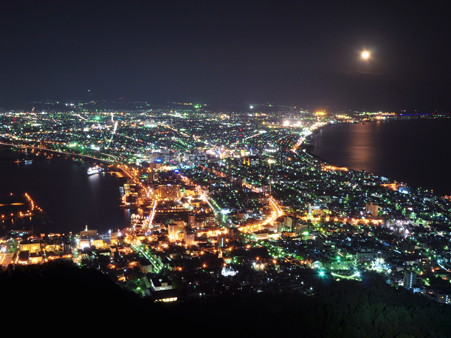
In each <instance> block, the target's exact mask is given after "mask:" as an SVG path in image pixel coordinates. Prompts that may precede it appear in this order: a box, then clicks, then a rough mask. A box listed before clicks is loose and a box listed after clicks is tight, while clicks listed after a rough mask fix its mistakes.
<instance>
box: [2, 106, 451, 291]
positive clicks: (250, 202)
mask: <svg viewBox="0 0 451 338" xmlns="http://www.w3.org/2000/svg"><path fill="white" fill-rule="evenodd" d="M139 106H143V107H147V105H143V104H140V105H139ZM66 107H67V108H66V110H60V111H58V110H52V111H46V112H45V114H37V113H34V112H31V113H30V112H22V111H9V112H0V143H1V144H2V145H3V146H4V147H9V148H13V149H15V150H16V151H18V152H22V153H23V154H25V152H26V151H27V150H26V149H30V150H31V152H28V153H27V154H28V156H32V157H35V156H48V157H49V158H52V156H53V158H57V157H62V158H67V159H68V160H83V159H89V160H96V161H98V163H99V165H101V166H102V167H103V168H104V169H105V174H108V173H111V174H113V173H116V174H117V175H121V176H122V177H124V179H125V180H126V181H127V183H126V186H125V185H124V187H123V190H124V193H123V196H122V205H121V207H123V208H127V209H130V212H131V214H132V215H133V217H132V220H131V224H130V227H128V228H126V229H119V230H120V231H116V232H115V231H113V232H111V233H109V235H108V236H105V237H103V239H102V240H100V239H98V238H97V237H95V236H94V234H93V233H91V232H89V231H88V230H86V231H84V232H81V233H80V234H79V235H78V236H75V237H77V241H75V242H74V243H73V246H72V248H71V250H70V259H73V260H74V261H76V262H77V264H80V265H90V266H91V265H92V266H96V267H97V268H98V267H100V266H102V264H99V258H98V257H99V255H106V257H109V258H108V259H109V260H110V261H109V264H108V267H106V268H105V267H102V269H104V270H105V271H110V272H111V271H114V273H115V274H116V275H117V281H118V283H125V282H130V283H132V284H133V283H135V286H136V287H135V288H133V290H134V291H135V292H139V293H140V294H143V295H145V294H146V293H150V294H152V295H154V296H155V295H156V294H158V290H157V289H158V288H157V289H153V290H152V288H149V287H148V286H147V287H146V285H144V284H142V283H143V279H142V278H141V279H139V281H138V278H135V277H136V275H139V274H138V273H137V272H138V271H137V270H139V271H140V272H141V273H143V274H144V275H145V276H146V278H148V279H149V278H150V280H149V281H148V283H149V284H150V281H151V280H152V278H154V277H155V275H158V276H159V277H161V276H165V278H168V279H169V280H168V283H169V284H168V285H167V287H168V288H169V285H170V284H171V280H172V281H177V283H174V284H177V285H181V287H180V290H182V289H183V290H184V292H188V293H189V292H194V290H196V292H197V290H198V288H200V287H201V285H203V284H202V283H204V282H202V283H201V282H200V280H199V278H200V277H199V278H198V277H197V276H200V275H202V276H204V277H203V278H205V276H206V275H207V276H210V279H208V278H207V282H205V283H206V284H208V283H211V284H208V286H211V285H215V287H218V285H217V281H220V283H221V288H222V289H221V291H218V292H224V293H225V292H229V291H230V290H232V291H231V292H237V293H239V292H242V291H243V288H247V287H249V288H251V286H252V288H251V289H252V290H255V291H256V292H257V290H264V289H265V287H266V286H269V285H272V286H275V285H277V287H286V288H293V289H296V290H301V292H304V293H305V294H307V295H309V294H311V290H310V287H311V286H312V285H310V284H309V282H308V281H307V280H308V279H307V277H305V276H304V275H307V274H308V272H309V271H312V270H316V271H315V274H314V276H315V277H318V276H320V277H321V278H323V279H327V278H333V279H335V280H343V279H356V280H361V279H362V277H363V276H364V274H365V273H367V272H368V271H376V272H377V273H380V274H382V275H384V277H385V279H386V280H387V281H388V282H389V283H391V284H393V285H396V286H404V287H407V288H409V289H410V290H411V291H414V292H420V293H423V294H425V295H430V292H431V286H430V280H431V279H433V278H440V279H442V280H443V281H444V282H446V281H449V280H451V275H450V274H449V271H451V253H450V251H449V247H448V246H449V244H448V243H449V240H451V234H450V232H449V231H448V230H449V226H450V225H451V218H450V210H451V203H450V199H449V198H446V197H443V198H442V197H440V196H437V195H435V194H434V193H433V192H432V191H428V190H424V189H417V188H412V187H409V186H408V185H407V184H404V183H399V182H393V181H390V180H389V179H387V178H384V177H381V176H376V175H372V174H369V173H366V172H364V171H354V170H351V169H349V168H343V167H337V166H333V165H332V164H329V163H325V162H324V161H321V160H319V159H318V158H316V157H314V156H313V155H311V154H309V153H308V151H307V148H306V146H307V143H308V142H309V140H310V135H311V134H312V133H314V132H315V130H316V129H318V128H321V127H322V126H325V125H328V124H338V123H358V122H362V121H371V120H377V119H379V118H384V119H400V118H407V117H401V116H398V115H396V114H393V113H391V112H387V113H384V112H374V114H373V113H368V112H365V114H363V113H362V112H343V111H340V112H328V111H321V112H318V113H315V112H311V111H308V110H303V109H299V108H293V107H292V106H276V105H271V107H270V106H268V105H261V106H259V105H255V104H254V105H253V108H252V109H251V110H243V111H215V110H210V109H209V108H208V106H196V107H195V106H193V105H182V104H176V105H175V106H174V107H170V108H161V109H160V108H158V109H156V108H155V109H153V108H148V109H139V110H138V109H129V110H124V111H112V110H109V109H105V110H101V111H95V109H94V110H92V109H88V108H87V107H88V105H83V106H78V105H74V106H66ZM79 107H83V109H81V108H79ZM96 109H97V108H96ZM112 116H113V118H112ZM44 153H46V155H44ZM49 154H52V155H49ZM17 165H21V163H20V161H19V163H18V164H17ZM28 197H29V196H28ZM30 200H31V199H30ZM0 203H1V202H0ZM30 203H31V208H30V209H24V210H21V211H19V214H17V215H15V214H14V213H13V215H11V216H10V213H8V214H2V215H1V217H2V220H4V222H7V221H8V219H9V218H15V217H16V216H17V217H26V216H27V217H28V216H29V214H30V213H31V212H33V211H35V212H37V211H39V212H42V210H41V209H39V208H38V207H37V206H36V205H35V204H34V202H33V201H32V200H31V202H30ZM3 204H4V203H3ZM91 235H92V236H94V237H92V238H90V237H89V236H91ZM40 240H41V241H49V240H48V239H47V237H46V238H42V239H40ZM16 244H17V243H13V242H12V241H5V242H4V243H0V245H1V248H2V251H1V252H2V253H1V254H0V260H1V261H2V262H7V261H8V257H9V256H7V255H6V253H7V252H8V251H14V250H17V253H18V254H19V255H18V256H17V257H19V256H20V257H21V259H22V256H24V254H20V252H21V251H25V249H27V248H28V249H30V248H32V244H30V243H28V240H24V241H23V242H21V243H19V245H16ZM42 246H43V244H42ZM38 247H39V248H40V246H36V248H38ZM33 248H34V247H33ZM36 250H37V249H36ZM99 252H101V254H99ZM40 254H42V255H43V256H42V257H44V258H45V259H48V258H46V256H49V257H50V256H51V257H53V258H52V259H55V257H60V258H62V257H66V258H67V257H69V256H68V255H65V254H64V252H61V253H60V254H59V256H58V255H53V254H52V255H50V249H49V252H42V250H41V251H40V252H39V251H37V252H36V253H33V255H32V256H30V257H28V260H21V261H20V262H21V263H20V264H26V263H28V264H29V263H31V262H35V263H36V262H40V261H42V260H40V258H39V257H40V256H39V255H40ZM31 257H33V260H32V258H31ZM117 257H121V259H120V260H118V258H117ZM44 258H43V260H44ZM18 262H19V261H18ZM124 265H125V267H124ZM246 267H251V268H252V269H253V270H252V271H254V273H255V275H254V276H253V278H252V279H251V278H248V275H246V273H247V272H246ZM125 270H126V271H125ZM133 270H136V271H135V273H130V271H133ZM149 273H150V274H153V275H148V274H149ZM411 273H413V274H414V276H415V283H413V284H412V283H410V284H409V285H407V284H406V283H407V277H408V276H410V274H411ZM232 276H233V278H234V279H233V280H232ZM304 277H305V278H304ZM155 278H156V277H155ZM409 278H410V277H409ZM144 280H145V278H144ZM235 280H238V281H239V285H240V286H239V287H238V286H236V285H237V284H235V283H234V282H233V281H235ZM154 282H155V283H157V281H156V280H154ZM301 282H302V283H301ZM412 285H413V286H412ZM202 287H204V288H205V290H209V289H208V287H207V286H206V285H203V286H202ZM240 288H241V290H240ZM136 290H139V291H136ZM176 291H177V290H175V287H174V292H176ZM202 293H204V292H202ZM207 293H208V291H207ZM197 294H199V292H197ZM157 298H158V297H156V298H155V299H157ZM168 299H172V300H174V299H177V297H170V298H168ZM450 299H451V298H450Z"/></svg>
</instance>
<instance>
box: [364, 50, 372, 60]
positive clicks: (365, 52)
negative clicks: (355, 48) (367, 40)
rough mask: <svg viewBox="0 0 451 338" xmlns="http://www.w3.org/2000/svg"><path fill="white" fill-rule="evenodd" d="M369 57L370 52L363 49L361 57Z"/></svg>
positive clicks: (366, 58)
mask: <svg viewBox="0 0 451 338" xmlns="http://www.w3.org/2000/svg"><path fill="white" fill-rule="evenodd" d="M369 57H370V52H367V51H364V52H362V59H364V60H368V59H369Z"/></svg>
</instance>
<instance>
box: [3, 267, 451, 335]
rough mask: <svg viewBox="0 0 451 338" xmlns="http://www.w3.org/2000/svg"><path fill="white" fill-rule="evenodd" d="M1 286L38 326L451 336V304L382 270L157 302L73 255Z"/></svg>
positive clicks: (24, 271) (7, 277) (15, 274)
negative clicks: (306, 284) (357, 277)
mask: <svg viewBox="0 0 451 338" xmlns="http://www.w3.org/2000/svg"><path fill="white" fill-rule="evenodd" d="M0 285H1V287H2V291H3V294H4V295H8V298H10V299H11V300H12V301H11V302H4V303H3V305H4V307H6V308H7V309H8V312H7V313H8V314H6V319H14V318H18V317H19V318H22V319H23V318H27V322H29V321H30V320H31V321H33V322H36V323H40V324H41V325H42V323H46V322H49V321H50V322H51V323H59V322H61V321H63V320H64V322H65V323H68V325H71V324H70V323H71V322H72V321H73V322H74V323H75V322H77V321H79V320H80V318H85V319H86V320H88V321H90V320H92V321H95V323H97V324H98V325H104V324H106V323H109V324H108V325H105V326H104V327H105V330H106V331H108V332H110V331H111V332H112V333H114V332H115V330H116V329H121V328H124V327H128V325H130V323H134V325H133V327H135V324H136V325H137V327H141V326H142V325H143V328H147V329H149V330H150V329H152V328H153V329H152V330H155V328H157V327H160V328H161V327H163V328H166V330H167V333H168V334H169V333H170V336H174V335H175V334H187V333H189V332H198V333H201V332H203V333H207V334H212V333H214V332H216V333H220V332H224V333H226V334H230V335H233V336H253V337H256V336H262V337H268V336H272V335H274V336H281V335H286V334H290V335H291V334H295V335H296V336H298V337H384V338H385V337H394V338H398V337H399V338H401V337H402V338H407V337H450V336H451V321H450V320H449V319H450V318H451V308H450V307H448V306H445V307H441V306H439V305H438V304H437V303H436V302H433V301H431V300H428V299H426V298H425V297H423V296H418V295H413V294H411V293H409V292H408V291H407V290H405V289H403V288H399V289H395V288H392V287H390V286H389V285H387V284H386V283H385V282H384V281H383V280H382V279H381V278H380V277H379V276H378V275H369V278H367V279H364V280H363V281H362V282H355V281H341V282H337V283H335V282H329V283H324V284H322V285H318V287H317V290H316V294H315V295H314V296H309V297H307V296H303V295H300V294H296V293H281V294H269V293H264V294H256V295H251V296H245V297H244V296H240V297H227V298H221V297H217V298H212V299H198V300H189V301H186V302H184V303H181V304H154V303H152V302H151V301H150V300H147V299H141V298H139V297H137V296H136V295H135V294H133V293H130V292H128V291H125V290H123V289H122V288H121V287H119V286H118V285H116V284H115V283H114V282H112V281H111V280H110V279H109V278H108V277H107V276H106V275H104V274H102V273H101V272H99V271H97V270H92V269H80V268H78V267H77V266H74V265H73V264H72V263H70V262H53V263H47V264H44V265H42V266H24V267H22V266H16V267H15V268H12V267H11V266H10V267H9V268H8V269H7V270H6V271H4V272H3V273H1V274H0ZM9 316H11V318H9ZM4 319H5V318H4ZM111 323H114V324H115V325H114V326H111ZM33 328H35V326H33ZM106 331H105V333H107V332H106Z"/></svg>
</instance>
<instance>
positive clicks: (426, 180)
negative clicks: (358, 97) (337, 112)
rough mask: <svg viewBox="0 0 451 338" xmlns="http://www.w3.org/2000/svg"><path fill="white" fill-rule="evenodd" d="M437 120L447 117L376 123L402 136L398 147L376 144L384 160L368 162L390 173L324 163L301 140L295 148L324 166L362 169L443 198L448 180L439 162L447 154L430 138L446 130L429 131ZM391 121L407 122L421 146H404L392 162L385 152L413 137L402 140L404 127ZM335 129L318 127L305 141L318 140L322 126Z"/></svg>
mask: <svg viewBox="0 0 451 338" xmlns="http://www.w3.org/2000/svg"><path fill="white" fill-rule="evenodd" d="M437 120H441V121H446V120H449V118H448V117H442V118H437V117H430V118H425V117H421V118H401V119H389V120H384V121H381V122H380V123H384V122H390V128H389V129H390V132H391V133H392V134H395V133H397V132H400V133H401V134H402V135H401V136H400V137H399V140H400V141H399V142H397V143H399V144H389V145H388V146H387V145H383V147H382V146H381V144H376V146H375V147H376V148H377V147H379V148H378V149H377V150H381V149H382V150H383V152H382V154H383V155H384V157H382V158H381V155H380V154H379V158H377V156H375V157H374V159H372V161H373V162H372V163H378V164H380V163H381V162H385V163H383V164H381V165H380V168H382V167H386V168H387V167H388V166H393V168H394V170H393V172H390V170H388V171H386V170H384V171H382V170H365V169H356V167H353V166H352V165H348V163H343V164H342V165H338V164H337V163H336V161H334V159H331V160H328V159H327V158H325V157H324V155H317V154H315V153H314V152H313V149H314V148H315V146H314V144H306V143H305V141H304V142H303V143H302V144H301V145H300V147H299V149H305V152H306V153H308V154H309V155H310V156H312V157H313V158H315V159H317V160H319V161H321V162H323V163H325V164H330V165H334V166H340V167H346V168H348V170H350V171H354V172H360V171H361V170H364V171H365V172H367V173H370V174H372V175H375V176H382V177H386V178H388V179H389V181H390V182H398V183H404V184H406V185H408V186H409V187H412V188H419V189H422V190H429V191H432V192H433V193H434V194H436V195H437V196H446V195H450V194H451V180H446V178H447V177H448V175H447V174H446V173H444V172H443V170H445V169H444V167H445V164H444V162H443V161H444V158H446V155H447V153H446V152H445V153H443V154H442V153H440V151H442V150H444V149H442V148H439V147H437V146H436V145H435V143H434V142H433V141H431V140H430V139H431V138H437V137H438V136H437V134H438V135H442V137H443V139H445V137H446V130H445V131H444V132H443V130H442V133H440V131H437V132H435V129H434V130H432V127H431V126H433V127H434V128H435V127H436V124H435V123H436V121H437ZM427 121H430V122H429V124H428V125H425V128H424V132H423V130H420V132H423V133H420V132H418V130H417V129H419V126H421V127H422V126H423V123H428V122H427ZM391 122H407V123H411V124H410V125H409V126H410V127H411V126H414V127H415V128H412V129H414V131H416V132H417V134H418V135H419V137H416V136H415V138H416V139H418V140H423V141H422V144H421V146H419V147H416V146H415V145H411V144H409V143H407V144H408V145H407V148H406V149H405V151H401V152H399V153H398V155H396V158H395V159H394V160H393V157H394V156H393V154H391V157H392V158H391V159H390V156H388V155H387V156H386V157H385V155H386V154H385V151H386V152H392V153H393V152H395V151H394V150H392V148H395V146H396V147H397V148H399V147H400V146H401V145H402V144H403V142H407V141H406V139H409V137H410V138H412V137H413V136H409V135H407V136H409V137H407V138H404V137H403V135H404V134H403V133H405V132H406V130H405V129H406V128H404V127H403V128H399V125H396V124H391ZM374 123H376V122H374V121H373V123H368V124H367V125H373V124H374ZM448 123H449V122H448ZM346 124H348V123H346ZM349 124H352V123H349ZM340 125H341V124H340ZM335 126H338V124H328V125H325V126H322V127H320V128H318V129H316V130H315V131H314V132H313V133H312V134H311V136H309V138H310V139H311V140H312V139H314V138H315V137H318V133H319V132H320V131H321V130H327V129H328V128H325V127H335ZM356 126H358V124H356ZM440 126H441V127H442V128H446V126H448V124H446V126H445V127H443V126H444V125H443V124H440ZM363 128H364V127H363ZM386 129H387V128H386ZM407 129H408V128H407ZM431 130H432V131H431ZM378 133H379V132H378ZM384 133H385V134H387V130H384V131H383V132H381V134H380V136H379V135H378V136H377V137H378V138H380V139H381V140H382V138H383V137H384V136H385V134H384ZM413 133H414V132H413V131H412V134H413ZM338 135H339V133H337V135H336V136H337V137H338ZM357 136H358V135H357V134H356V135H354V140H355V137H357ZM389 136H393V135H391V134H389ZM321 137H323V136H321ZM329 137H330V135H329ZM393 137H397V136H396V135H395V136H393ZM328 142H330V139H329V140H328ZM354 142H355V141H354ZM340 145H341V144H339V145H338V149H341V148H339V147H340ZM352 145H353V144H352V143H351V144H350V145H349V144H348V146H352ZM354 145H355V146H358V145H360V144H356V143H354ZM336 148H337V147H336ZM403 150H404V149H403ZM298 151H299V150H298ZM329 151H333V148H332V149H330V150H329ZM338 152H339V151H338ZM438 152H439V153H438ZM410 153H413V154H414V155H412V156H410V157H409V154H410ZM437 153H438V154H437ZM389 155H390V154H389ZM414 156H415V157H414ZM424 158H427V160H424ZM348 159H349V158H348ZM378 161H379V162H378ZM434 161H435V162H434ZM439 161H441V162H440V163H441V165H440V163H438V164H435V165H433V163H436V162H439ZM399 162H401V164H402V165H401V164H399V165H398V164H396V163H399ZM407 163H411V166H410V167H409V166H408V165H407ZM422 163H424V165H423V167H421V164H422ZM429 163H430V165H429V166H428V164H429ZM416 164H418V165H416ZM403 168H404V171H402V170H403Z"/></svg>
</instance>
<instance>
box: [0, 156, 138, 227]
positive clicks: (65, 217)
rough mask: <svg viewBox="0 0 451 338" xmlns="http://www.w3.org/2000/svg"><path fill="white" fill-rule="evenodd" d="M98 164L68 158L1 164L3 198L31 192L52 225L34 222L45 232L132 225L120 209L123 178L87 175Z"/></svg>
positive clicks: (0, 185) (0, 162) (124, 212)
mask: <svg viewBox="0 0 451 338" xmlns="http://www.w3.org/2000/svg"><path fill="white" fill-rule="evenodd" d="M93 165H94V163H86V162H84V161H74V160H70V159H69V160H65V159H51V160H34V161H33V163H32V164H24V163H23V162H21V163H19V164H17V163H14V162H12V161H5V160H2V161H0V195H5V194H10V193H13V194H23V193H25V192H27V193H28V194H29V195H30V197H31V198H32V199H33V200H34V202H35V203H36V204H37V205H38V206H39V207H41V208H42V209H43V211H44V212H45V213H46V215H47V217H48V219H49V220H50V221H51V222H47V223H46V224H41V223H40V222H37V223H36V222H34V224H35V229H36V227H37V228H38V229H36V230H38V231H43V232H59V233H68V232H69V231H72V232H74V233H75V232H79V231H80V230H83V229H84V228H85V226H86V224H87V225H88V228H90V229H97V230H98V231H107V230H109V229H111V230H115V229H119V228H124V227H126V226H128V225H129V224H130V217H129V215H130V213H129V212H128V211H127V210H122V209H120V208H119V200H120V194H119V186H120V183H121V182H120V179H119V178H118V177H116V176H115V175H113V174H105V175H93V176H88V175H87V174H86V171H87V168H88V167H89V166H93Z"/></svg>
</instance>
